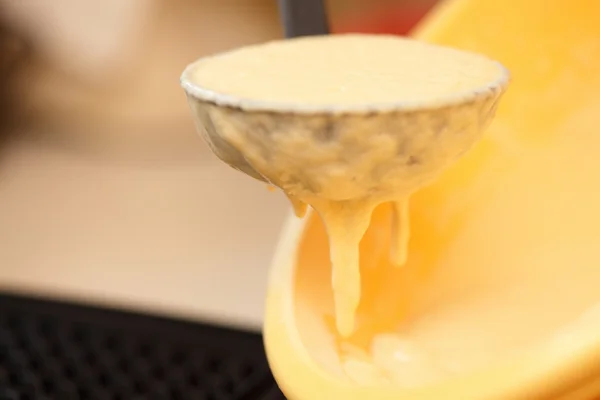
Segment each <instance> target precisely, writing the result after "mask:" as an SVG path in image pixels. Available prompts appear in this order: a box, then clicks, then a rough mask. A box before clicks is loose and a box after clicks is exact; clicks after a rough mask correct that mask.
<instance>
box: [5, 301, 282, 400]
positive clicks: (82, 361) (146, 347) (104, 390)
mask: <svg viewBox="0 0 600 400" xmlns="http://www.w3.org/2000/svg"><path fill="white" fill-rule="evenodd" d="M49 399H56V400H87V399H89V400H142V399H149V400H153V399H156V400H163V399H165V400H166V399H168V400H180V399H181V400H187V399H190V400H254V399H257V400H280V399H284V397H283V395H282V394H281V393H280V392H279V390H278V389H277V386H276V385H275V382H274V381H273V377H272V376H271V373H270V371H269V368H268V365H267V361H266V358H265V355H264V349H263V345H262V339H261V336H260V335H259V334H255V333H250V332H244V331H238V330H233V329H226V328H222V327H217V326H213V325H207V324H199V323H192V322H185V321H178V320H172V319H167V318H160V317H153V316H148V315H140V314H134V313H127V312H121V311H113V310H108V309H100V308H93V307H87V306H80V305H75V304H69V303H62V302H54V301H46V300H40V299H33V298H26V297H21V296H15V295H9V294H0V400H49Z"/></svg>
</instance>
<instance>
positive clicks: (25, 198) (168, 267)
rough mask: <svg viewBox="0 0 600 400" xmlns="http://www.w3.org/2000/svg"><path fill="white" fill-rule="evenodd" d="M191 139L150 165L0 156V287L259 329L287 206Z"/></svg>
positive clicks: (54, 154)
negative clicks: (188, 153)
mask: <svg viewBox="0 0 600 400" xmlns="http://www.w3.org/2000/svg"><path fill="white" fill-rule="evenodd" d="M192 142H193V144H192V146H198V157H197V158H190V159H188V160H187V161H173V160H172V161H169V162H164V160H163V162H156V163H152V162H151V163H141V162H135V161H131V160H130V161H124V160H123V159H121V161H116V160H111V158H110V157H92V156H90V155H89V154H85V153H83V152H76V151H69V150H67V149H65V148H61V147H53V148H52V147H50V146H47V145H45V146H44V145H40V144H33V143H23V142H22V143H16V144H13V145H10V146H8V147H7V148H5V149H3V150H2V153H1V154H0V290H2V289H10V290H17V291H20V292H33V293H38V294H46V295H48V294H49V295H52V296H55V297H66V298H69V299H70V298H75V299H79V300H84V301H88V302H92V303H100V304H109V305H113V306H124V307H126V308H133V309H139V310H152V311H155V312H156V311H157V312H160V313H162V314H164V313H167V314H175V315H181V316H184V317H188V318H193V319H207V318H208V319H216V320H218V321H222V322H225V323H228V324H234V325H245V326H249V327H252V328H259V327H260V324H261V322H262V315H263V301H264V293H265V288H266V283H267V270H268V267H269V263H270V260H271V256H272V253H273V250H274V247H275V245H276V241H277V238H278V235H279V230H280V227H281V224H282V221H283V218H284V217H285V216H286V215H287V213H288V210H289V208H288V204H287V201H286V199H285V198H284V197H283V195H281V194H279V193H271V192H269V191H268V190H267V189H266V188H265V185H263V184H261V183H259V182H257V181H254V180H253V179H250V178H248V177H246V176H244V175H242V174H241V173H239V172H237V171H234V170H232V169H230V168H229V167H227V166H225V165H222V164H221V163H220V162H218V161H217V160H216V159H215V158H214V157H212V155H210V154H207V150H206V148H204V147H203V144H202V143H201V142H200V140H199V139H198V140H197V141H191V143H192Z"/></svg>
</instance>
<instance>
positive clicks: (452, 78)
mask: <svg viewBox="0 0 600 400" xmlns="http://www.w3.org/2000/svg"><path fill="white" fill-rule="evenodd" d="M498 74H499V68H498V64H496V63H494V62H492V61H490V60H488V59H486V58H484V57H480V56H477V55H473V54H469V53H463V52H459V51H457V50H453V49H448V48H441V47H434V46H431V45H427V44H424V43H419V42H415V41H411V40H407V39H401V38H398V37H388V36H370V35H344V36H328V37H317V38H315V37H312V38H304V39H296V40H289V41H278V42H273V43H268V44H263V45H259V46H253V47H247V48H243V49H239V50H235V51H232V52H229V53H225V54H222V55H218V56H215V57H211V58H207V59H205V60H204V61H202V62H200V63H198V64H197V65H196V67H195V69H194V70H193V71H192V72H191V76H192V79H193V80H194V82H195V83H196V84H197V85H198V86H200V87H202V88H203V90H205V91H207V92H212V93H215V94H218V96H219V98H220V99H221V100H222V99H226V98H227V96H231V98H236V99H241V102H240V103H239V104H241V105H242V106H248V107H252V106H256V105H257V104H259V105H261V106H262V107H265V108H271V109H273V110H280V109H286V108H287V109H294V110H298V112H305V111H311V110H312V111H314V110H317V111H318V110H329V112H333V113H335V112H351V111H352V110H367V109H370V108H373V107H379V109H386V107H387V108H390V109H394V108H402V107H405V108H410V109H415V110H419V108H420V107H426V106H431V104H432V103H433V104H435V103H436V102H438V101H440V99H443V100H448V99H452V98H454V97H460V96H464V95H465V93H469V92H471V91H476V90H480V89H481V88H483V87H486V85H488V84H489V83H490V82H491V81H493V80H494V79H495V78H497V76H498ZM472 117H473V118H475V119H477V118H479V117H480V116H479V115H476V114H473V115H472ZM463 122H464V124H465V126H470V125H477V124H478V122H477V120H472V121H471V120H465V121H463ZM213 123H217V124H218V123H219V116H218V115H215V116H213ZM357 124H358V122H357ZM395 129H400V128H395ZM439 130H440V134H441V132H442V131H443V127H440V128H439ZM353 132H355V133H354V135H355V136H352V134H350V133H348V134H347V135H346V136H345V137H344V139H343V140H345V141H346V142H347V143H357V142H358V143H364V147H363V148H362V149H361V150H363V151H361V152H359V153H358V154H355V155H354V157H357V158H358V159H359V161H353V162H354V164H353V167H354V169H353V170H352V171H350V170H348V169H347V168H346V165H343V164H340V163H339V162H338V163H333V162H331V160H332V159H333V157H331V155H332V154H333V152H339V146H341V145H342V144H340V143H336V142H333V143H325V144H324V143H323V142H319V141H316V140H315V139H314V138H312V136H310V132H307V133H306V134H305V135H300V134H298V132H287V133H281V134H289V136H290V137H289V138H286V140H279V141H273V142H272V143H277V146H278V147H277V148H269V147H266V144H265V145H264V146H262V145H263V143H258V144H257V139H256V137H255V136H254V135H253V134H241V133H240V132H239V131H237V130H229V131H227V132H226V134H227V140H228V142H229V143H230V144H231V145H233V146H234V147H235V148H236V149H237V150H238V151H240V152H241V153H243V155H244V159H245V160H246V161H247V163H248V164H249V165H250V166H251V167H252V168H253V169H254V170H255V171H257V172H258V174H260V175H261V176H263V177H265V179H266V180H268V181H269V182H270V183H272V184H274V185H276V186H279V187H280V188H281V189H282V190H283V191H284V192H285V193H286V195H287V196H288V198H289V199H290V201H291V203H292V205H293V207H294V210H295V212H296V215H298V216H299V217H301V216H303V215H304V212H305V209H306V204H307V203H308V204H310V205H311V206H312V207H313V208H314V209H315V210H316V212H317V213H318V214H319V215H320V216H321V218H322V220H323V221H324V224H325V226H326V229H327V234H328V236H329V241H330V258H331V263H332V277H331V279H332V287H333V292H334V299H335V314H336V323H337V328H338V330H339V332H340V334H341V335H342V336H345V337H347V336H350V335H352V333H353V332H354V327H355V321H354V319H355V311H356V309H357V307H358V304H359V301H360V297H361V282H360V268H359V243H360V241H361V239H362V237H363V235H364V233H365V231H366V229H367V228H368V226H369V223H370V219H371V214H372V211H373V210H374V208H375V207H376V206H377V205H379V204H381V203H382V202H387V201H392V202H393V206H394V207H393V208H394V214H393V218H392V219H393V220H392V221H390V227H391V229H392V245H391V250H390V255H389V256H390V260H391V261H392V263H393V264H395V265H397V266H401V265H403V264H405V262H406V261H407V258H408V250H407V248H408V241H409V233H410V231H409V197H410V195H411V194H412V192H413V191H414V190H416V189H418V188H419V187H422V186H423V185H425V184H427V183H429V182H430V181H431V180H432V177H433V176H434V175H435V174H434V172H437V171H424V172H423V171H422V172H420V174H418V175H410V173H409V172H410V168H408V167H403V168H405V169H406V171H408V172H407V173H406V174H405V175H401V178H396V179H395V180H388V181H386V182H387V183H386V185H387V186H386V187H381V182H379V181H374V179H375V178H373V177H372V176H373V175H369V174H368V173H366V172H365V171H370V170H372V169H373V168H374V167H377V166H380V165H387V164H389V162H388V160H389V159H390V158H392V159H393V158H394V157H396V154H398V156H397V157H401V156H404V154H402V150H399V149H398V148H397V147H398V143H397V141H396V140H395V139H394V138H393V137H392V136H386V135H378V132H375V133H371V132H369V134H370V135H369V137H364V135H365V131H364V130H361V129H359V127H358V128H357V129H356V130H355V131H353ZM395 133H396V132H391V133H390V135H393V134H395ZM400 133H401V132H399V134H400ZM258 134H259V133H258V132H257V133H256V135H258ZM277 134H280V133H277ZM411 139H412V140H413V141H414V143H416V144H414V143H413V144H412V146H413V147H414V148H415V149H419V150H421V149H428V148H430V147H432V146H437V147H436V151H435V152H433V153H430V154H428V156H429V157H430V158H434V159H435V157H446V153H447V152H446V149H445V148H444V147H443V146H440V145H439V143H438V142H437V141H436V136H435V135H428V136H427V135H423V138H420V137H417V138H411ZM264 140H265V141H266V140H267V139H266V138H265V139H264ZM340 140H341V139H340ZM457 140H459V139H457ZM272 143H271V144H270V145H271V146H273V144H272ZM261 146H262V147H261ZM295 152H303V156H304V157H305V158H307V157H308V158H310V157H312V159H310V162H309V163H307V165H306V168H307V169H309V168H310V171H311V172H310V173H311V174H312V175H310V176H308V178H311V179H313V178H314V179H315V180H316V182H317V183H318V185H316V186H317V187H320V188H321V189H319V190H316V189H314V188H313V187H312V186H310V185H308V183H307V182H308V179H303V178H297V180H296V181H290V178H289V175H290V174H291V172H292V171H296V170H298V169H299V168H298V166H297V165H293V163H294V160H293V159H292V158H291V157H285V155H289V154H294V153H295ZM266 153H268V154H266ZM405 161H406V162H404V161H403V162H404V164H402V165H403V166H404V165H409V164H410V160H405ZM434 161H435V160H434ZM433 164H435V163H433ZM300 169H302V168H300ZM385 172H386V171H383V172H382V173H383V174H384V175H385ZM402 357H404V361H406V358H410V359H411V360H412V361H411V363H410V365H411V367H410V369H407V368H403V365H408V364H407V362H403V361H402V360H403V358H402ZM414 359H416V360H419V362H418V363H415V362H414ZM373 365H375V366H377V368H375V370H372V368H373ZM344 366H345V369H346V372H347V373H348V375H349V376H360V375H364V374H366V375H365V376H370V377H371V378H369V379H381V380H383V381H386V380H390V379H391V380H398V379H400V378H398V377H397V376H401V377H402V378H401V379H402V380H403V381H414V380H415V379H416V377H417V376H418V377H419V379H421V380H422V379H428V378H431V377H433V376H435V374H436V372H435V371H436V368H435V367H434V366H433V364H432V363H431V362H429V361H428V359H427V357H425V356H424V355H423V354H420V353H419V350H418V349H416V348H415V347H414V346H413V345H412V344H411V343H407V342H405V341H403V340H401V339H399V338H394V337H393V336H385V337H380V338H375V340H374V341H373V345H372V349H371V354H370V355H368V356H367V357H366V358H361V357H358V358H357V357H355V356H353V355H350V354H347V360H346V361H345V364H344ZM394 371H396V372H394ZM424 371H426V372H424Z"/></svg>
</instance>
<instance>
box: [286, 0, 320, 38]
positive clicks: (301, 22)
mask: <svg viewBox="0 0 600 400" xmlns="http://www.w3.org/2000/svg"><path fill="white" fill-rule="evenodd" d="M279 13H280V16H281V20H282V22H283V28H284V31H285V37H286V38H293V37H298V36H313V35H327V34H329V22H328V20H327V11H326V9H325V4H324V0H279Z"/></svg>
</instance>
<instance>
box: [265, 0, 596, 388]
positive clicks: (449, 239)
mask: <svg viewBox="0 0 600 400" xmlns="http://www.w3.org/2000/svg"><path fill="white" fill-rule="evenodd" d="M599 16H600V2H598V1H596V0H572V1H565V0H527V1H522V2H518V3H516V2H512V1H506V0H455V1H450V2H447V3H445V4H443V5H441V6H439V7H438V9H437V10H435V12H434V13H433V14H432V15H431V16H430V17H429V18H428V19H427V21H425V23H424V24H423V25H422V26H421V27H420V29H419V30H418V32H417V33H416V36H417V37H419V38H421V39H423V40H426V41H431V42H435V43H439V44H445V45H450V46H455V47H458V48H463V49H466V50H472V51H476V52H480V53H483V54H487V55H489V56H490V57H492V58H494V59H497V60H499V61H501V62H502V63H503V64H504V65H506V66H507V67H508V68H509V70H510V71H511V75H512V84H511V87H510V88H509V90H508V92H507V94H506V95H505V97H504V99H503V102H502V103H501V106H500V109H499V110H498V114H497V117H496V119H495V121H494V123H493V124H492V126H491V127H490V128H489V129H488V131H487V133H486V137H485V139H484V140H482V141H481V142H480V143H479V144H478V145H477V146H476V148H475V149H474V150H473V151H471V152H470V153H469V154H468V155H467V156H466V157H464V158H463V159H462V160H461V161H459V162H458V163H457V164H456V165H455V166H454V167H452V168H451V169H450V170H448V171H447V172H446V173H445V174H444V176H443V177H442V178H441V179H440V180H439V181H438V182H437V183H435V184H434V185H432V186H431V187H429V188H427V189H425V190H422V191H420V192H418V193H417V194H416V195H415V196H414V197H413V199H412V200H411V210H410V214H411V223H412V226H411V242H410V247H409V259H408V263H407V264H406V266H405V267H404V268H401V269H397V268H393V267H392V266H391V265H389V263H388V262H387V256H388V252H389V231H390V229H389V227H390V223H391V222H390V207H389V206H382V207H380V208H379V209H377V210H376V212H375V214H374V216H373V219H372V222H371V226H370V228H369V231H368V232H367V234H366V236H365V238H364V239H363V241H362V243H361V252H362V253H361V264H362V265H361V272H362V275H363V288H364V289H363V290H364V291H363V297H362V300H361V304H360V307H359V310H358V316H357V318H358V320H359V325H358V330H357V333H356V334H355V335H354V336H353V337H352V338H351V342H352V344H353V345H355V346H357V347H365V348H366V347H368V345H369V343H370V341H371V339H372V338H373V336H374V335H376V334H380V333H386V332H392V331H398V329H405V330H407V331H410V332H411V333H412V334H413V335H414V337H415V338H417V339H416V340H419V341H422V342H423V343H425V344H427V345H430V346H434V347H435V346H437V348H439V349H440V354H442V355H443V356H444V357H446V358H447V359H448V360H450V361H452V362H457V363H465V364H468V363H469V362H471V361H473V360H472V359H473V358H479V359H480V360H479V361H482V360H483V361H484V362H483V363H481V365H480V366H478V367H477V368H475V367H473V368H467V367H465V369H464V372H462V373H460V374H458V375H457V376H454V377H452V378H449V379H446V380H442V381H439V382H437V383H434V384H430V385H427V386H423V387H416V388H412V389H407V388H401V387H397V386H394V385H381V384H375V383H374V384H372V385H357V384H356V383H355V382H353V381H352V380H351V379H349V378H348V377H347V376H346V375H345V374H344V373H343V371H342V368H341V362H340V356H339V351H338V350H339V348H340V346H342V339H341V338H340V337H339V336H338V335H337V333H336V330H335V328H334V324H333V304H332V293H331V277H330V273H331V271H330V267H329V254H328V242H327V237H326V235H325V231H324V229H323V226H322V224H321V221H320V220H319V219H318V217H317V216H316V215H315V214H312V213H311V214H309V215H308V216H307V217H306V218H305V220H298V219H295V217H292V218H290V220H289V221H288V224H287V225H286V227H285V229H284V233H283V237H282V240H281V243H280V245H279V247H278V250H277V254H276V257H275V260H274V264H273V266H272V271H271V277H270V283H269V292H268V298H267V309H266V322H265V343H266V348H267V353H268V356H269V361H270V364H271V367H272V369H273V372H274V374H275V376H276V378H277V381H278V383H279V384H280V386H281V388H282V390H283V391H284V392H285V394H286V395H287V396H288V398H289V399H290V400H320V399H323V400H337V399H340V400H342V399H343V400H354V399H356V400H362V399H372V400H388V399H390V400H391V399H394V400H396V399H410V400H413V399H414V400H417V399H458V400H470V399H473V400H474V399H537V398H541V399H552V400H555V399H560V400H562V399H574V400H576V399H583V400H584V399H592V398H594V396H595V395H599V394H600V385H599V384H598V382H599V379H598V376H600V311H597V309H595V308H594V307H595V306H596V305H597V304H600V20H599ZM595 310H596V311H595ZM411 326H413V327H414V326H417V327H418V329H417V328H410V327H411ZM411 329H412V330H411ZM475 364H476V363H475ZM475 364H473V365H475ZM477 365H479V364H477Z"/></svg>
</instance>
